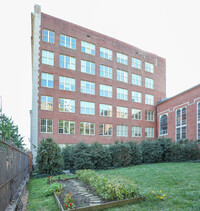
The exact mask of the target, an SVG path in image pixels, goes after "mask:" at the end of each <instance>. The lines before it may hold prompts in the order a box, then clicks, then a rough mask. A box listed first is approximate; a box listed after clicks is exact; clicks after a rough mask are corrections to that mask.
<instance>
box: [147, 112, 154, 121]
mask: <svg viewBox="0 0 200 211" xmlns="http://www.w3.org/2000/svg"><path fill="white" fill-rule="evenodd" d="M145 120H146V121H151V122H153V121H154V111H145Z"/></svg>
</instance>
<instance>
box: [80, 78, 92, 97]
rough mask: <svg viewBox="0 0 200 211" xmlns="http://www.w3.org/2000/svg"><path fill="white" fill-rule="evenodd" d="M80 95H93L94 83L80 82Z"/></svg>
mask: <svg viewBox="0 0 200 211" xmlns="http://www.w3.org/2000/svg"><path fill="white" fill-rule="evenodd" d="M81 93H85V94H89V95H95V83H93V82H89V81H81Z"/></svg>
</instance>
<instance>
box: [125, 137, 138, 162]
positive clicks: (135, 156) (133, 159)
mask: <svg viewBox="0 0 200 211" xmlns="http://www.w3.org/2000/svg"><path fill="white" fill-rule="evenodd" d="M127 144H128V145H129V146H130V149H131V152H130V155H131V164H132V165H138V164H141V163H142V151H141V148H140V145H139V144H138V142H133V141H130V142H128V143H127Z"/></svg>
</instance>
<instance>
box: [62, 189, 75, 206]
mask: <svg viewBox="0 0 200 211" xmlns="http://www.w3.org/2000/svg"><path fill="white" fill-rule="evenodd" d="M64 205H65V207H64V209H65V210H71V209H73V208H74V206H75V205H74V199H73V197H72V194H71V193H68V194H67V195H66V196H65V199H64Z"/></svg>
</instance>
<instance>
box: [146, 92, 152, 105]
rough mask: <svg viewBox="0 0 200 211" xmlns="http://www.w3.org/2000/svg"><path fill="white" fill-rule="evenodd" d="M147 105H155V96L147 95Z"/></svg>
mask: <svg viewBox="0 0 200 211" xmlns="http://www.w3.org/2000/svg"><path fill="white" fill-rule="evenodd" d="M145 104H147V105H154V96H153V95H149V94H145Z"/></svg>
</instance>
